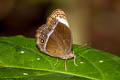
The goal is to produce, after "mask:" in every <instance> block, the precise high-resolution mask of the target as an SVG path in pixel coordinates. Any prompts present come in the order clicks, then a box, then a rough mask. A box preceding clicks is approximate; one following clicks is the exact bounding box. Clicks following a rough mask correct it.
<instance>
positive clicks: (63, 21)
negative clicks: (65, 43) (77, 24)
mask: <svg viewBox="0 0 120 80" xmlns="http://www.w3.org/2000/svg"><path fill="white" fill-rule="evenodd" d="M57 19H58V21H59V22H61V23H63V24H65V25H66V26H67V27H69V24H68V22H67V20H65V19H63V18H60V17H59V16H58V17H57Z"/></svg>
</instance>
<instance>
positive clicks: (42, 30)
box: [36, 9, 77, 70]
mask: <svg viewBox="0 0 120 80" xmlns="http://www.w3.org/2000/svg"><path fill="white" fill-rule="evenodd" d="M36 44H37V46H38V48H39V49H40V51H42V52H43V53H45V54H47V55H49V56H52V57H57V58H61V59H64V60H65V70H66V69H67V68H66V60H67V59H71V58H74V64H75V65H76V66H77V64H76V63H75V58H76V56H75V54H74V52H73V51H72V44H73V39H72V33H71V28H70V26H69V24H68V21H67V17H66V14H65V12H64V11H63V10H61V9H56V10H54V11H53V12H52V14H51V15H50V16H49V17H48V19H47V22H46V24H43V25H42V26H41V27H39V28H38V29H37V33H36Z"/></svg>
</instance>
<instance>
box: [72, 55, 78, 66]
mask: <svg viewBox="0 0 120 80" xmlns="http://www.w3.org/2000/svg"><path fill="white" fill-rule="evenodd" d="M73 62H74V65H75V66H78V65H77V64H76V56H75V55H74V61H73Z"/></svg>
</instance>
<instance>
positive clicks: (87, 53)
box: [0, 36, 120, 80]
mask: <svg viewBox="0 0 120 80" xmlns="http://www.w3.org/2000/svg"><path fill="white" fill-rule="evenodd" d="M0 48H1V49H0V66H1V68H0V78H1V79H0V80H2V79H3V80H5V79H7V80H9V79H10V80H28V79H29V80H39V79H46V80H53V78H54V79H55V80H56V79H58V80H61V79H63V80H64V79H67V80H73V79H75V80H120V58H119V57H118V56H115V55H112V54H110V53H107V52H103V51H100V50H96V49H93V48H88V47H83V46H79V45H73V51H74V53H75V55H76V56H77V57H76V63H77V65H78V66H75V65H74V63H73V59H70V60H67V71H65V68H64V60H61V59H59V62H58V63H57V65H56V66H54V64H55V63H56V58H53V57H51V56H48V55H46V54H44V53H41V52H40V51H39V49H37V47H36V44H35V39H33V38H25V37H23V36H14V37H1V38H0ZM4 67H10V68H12V69H10V70H9V69H8V68H4ZM24 71H25V72H24ZM14 73H15V74H14ZM25 73H26V74H27V75H26V76H25V75H23V74H25ZM41 75H42V76H41ZM71 76H72V77H71Z"/></svg>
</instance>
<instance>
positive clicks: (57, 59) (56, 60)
mask: <svg viewBox="0 0 120 80" xmlns="http://www.w3.org/2000/svg"><path fill="white" fill-rule="evenodd" d="M57 63H58V58H57V60H56V63H55V64H54V66H56V65H57Z"/></svg>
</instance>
